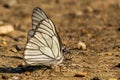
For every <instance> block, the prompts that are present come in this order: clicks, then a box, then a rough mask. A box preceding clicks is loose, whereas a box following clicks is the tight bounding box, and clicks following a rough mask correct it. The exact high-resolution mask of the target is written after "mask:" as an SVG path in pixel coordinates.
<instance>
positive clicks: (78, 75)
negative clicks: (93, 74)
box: [74, 72, 87, 77]
mask: <svg viewBox="0 0 120 80" xmlns="http://www.w3.org/2000/svg"><path fill="white" fill-rule="evenodd" d="M85 76H87V73H85V72H77V73H76V74H75V75H74V77H85Z"/></svg>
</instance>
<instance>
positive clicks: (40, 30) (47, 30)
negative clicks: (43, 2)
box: [24, 7, 63, 65]
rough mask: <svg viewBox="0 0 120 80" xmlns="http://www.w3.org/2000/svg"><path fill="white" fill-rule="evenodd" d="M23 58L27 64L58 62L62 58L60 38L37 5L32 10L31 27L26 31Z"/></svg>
mask: <svg viewBox="0 0 120 80" xmlns="http://www.w3.org/2000/svg"><path fill="white" fill-rule="evenodd" d="M24 59H25V61H26V63H27V64H29V65H49V64H60V63H61V62H62V60H63V53H62V48H61V40H60V37H59V35H58V33H57V31H56V28H55V26H54V24H53V22H52V21H51V20H50V19H49V18H48V17H47V15H46V14H45V12H44V11H43V10H42V9H40V8H38V7H37V8H35V9H34V10H33V14H32V29H31V30H30V31H29V32H28V41H27V43H26V48H25V51H24Z"/></svg>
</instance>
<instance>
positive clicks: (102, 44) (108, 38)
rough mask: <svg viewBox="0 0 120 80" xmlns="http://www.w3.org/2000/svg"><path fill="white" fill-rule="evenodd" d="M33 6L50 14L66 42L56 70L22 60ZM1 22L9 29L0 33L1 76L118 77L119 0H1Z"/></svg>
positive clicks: (42, 79) (36, 79) (28, 79)
mask: <svg viewBox="0 0 120 80" xmlns="http://www.w3.org/2000/svg"><path fill="white" fill-rule="evenodd" d="M35 7H40V8H42V9H43V10H44V11H45V12H46V14H47V15H48V16H49V17H50V18H51V19H52V21H53V22H54V24H55V26H56V29H57V31H58V33H59V35H60V38H61V41H62V45H63V47H64V48H65V52H64V54H65V59H64V61H63V65H62V66H61V67H58V68H57V69H56V70H55V71H54V70H53V69H50V68H47V67H44V66H26V64H25V61H24V60H23V54H24V48H25V44H26V41H27V32H28V30H30V29H31V28H32V20H31V15H32V10H33V8H35ZM6 24H9V25H12V26H13V27H14V30H13V31H12V32H9V33H6V34H0V80H120V0H0V26H1V25H6ZM79 41H82V42H83V43H84V44H85V45H86V49H85V48H83V49H80V47H79V46H80V45H79V44H78V43H79Z"/></svg>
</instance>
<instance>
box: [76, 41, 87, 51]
mask: <svg viewBox="0 0 120 80" xmlns="http://www.w3.org/2000/svg"><path fill="white" fill-rule="evenodd" d="M77 46H78V49H82V50H85V49H86V45H85V43H83V42H81V41H79V42H78V44H77Z"/></svg>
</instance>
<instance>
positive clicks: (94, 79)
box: [91, 77, 100, 80]
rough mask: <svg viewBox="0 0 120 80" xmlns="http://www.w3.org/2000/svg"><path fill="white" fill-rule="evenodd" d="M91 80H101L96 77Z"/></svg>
mask: <svg viewBox="0 0 120 80" xmlns="http://www.w3.org/2000/svg"><path fill="white" fill-rule="evenodd" d="M91 80H100V79H99V78H98V77H94V78H93V79H91Z"/></svg>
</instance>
